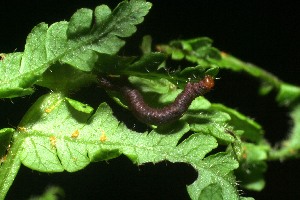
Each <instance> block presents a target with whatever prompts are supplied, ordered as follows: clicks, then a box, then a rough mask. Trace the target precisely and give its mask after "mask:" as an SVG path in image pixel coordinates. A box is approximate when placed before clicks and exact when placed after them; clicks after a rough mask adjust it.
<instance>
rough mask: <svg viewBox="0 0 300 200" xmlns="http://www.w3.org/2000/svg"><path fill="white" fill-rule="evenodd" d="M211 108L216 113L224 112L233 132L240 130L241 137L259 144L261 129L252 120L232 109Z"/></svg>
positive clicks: (224, 107)
mask: <svg viewBox="0 0 300 200" xmlns="http://www.w3.org/2000/svg"><path fill="white" fill-rule="evenodd" d="M212 107H213V108H214V109H216V110H218V111H222V112H226V113H227V114H229V115H230V122H229V125H231V126H233V127H234V129H235V130H242V131H243V135H242V136H243V137H244V138H246V139H249V140H251V141H253V142H259V141H260V140H262V137H263V133H264V132H263V130H262V127H261V126H260V125H259V124H258V123H257V122H255V121H254V120H252V119H250V118H249V117H246V116H245V115H243V114H241V113H239V112H237V111H236V110H234V109H231V108H228V107H226V106H224V105H222V104H213V105H212Z"/></svg>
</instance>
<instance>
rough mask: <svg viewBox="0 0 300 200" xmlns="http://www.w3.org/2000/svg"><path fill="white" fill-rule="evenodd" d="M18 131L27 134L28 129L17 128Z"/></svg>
mask: <svg viewBox="0 0 300 200" xmlns="http://www.w3.org/2000/svg"><path fill="white" fill-rule="evenodd" d="M17 130H18V131H20V132H25V131H27V129H26V128H25V127H23V126H18V127H17Z"/></svg>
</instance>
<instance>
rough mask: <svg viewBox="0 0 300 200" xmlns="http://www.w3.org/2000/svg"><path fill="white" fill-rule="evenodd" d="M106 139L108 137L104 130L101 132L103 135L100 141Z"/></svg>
mask: <svg viewBox="0 0 300 200" xmlns="http://www.w3.org/2000/svg"><path fill="white" fill-rule="evenodd" d="M106 140H107V137H106V135H105V132H104V131H102V132H101V136H100V141H101V142H105V141H106Z"/></svg>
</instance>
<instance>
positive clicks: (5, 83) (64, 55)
mask: <svg viewBox="0 0 300 200" xmlns="http://www.w3.org/2000/svg"><path fill="white" fill-rule="evenodd" d="M150 8H151V3H148V2H146V1H144V0H131V1H129V2H127V1H124V2H122V3H120V4H119V5H118V6H117V8H116V9H115V10H114V11H112V12H111V11H110V9H109V8H108V7H107V6H105V5H102V6H98V7H97V8H96V9H95V12H94V14H93V11H92V10H90V9H80V10H78V11H77V12H76V13H75V14H74V15H73V16H72V17H71V20H70V22H66V21H62V22H57V23H54V24H53V25H51V26H50V27H49V28H48V25H47V24H45V23H40V24H39V25H37V26H36V27H35V28H33V30H32V31H31V33H30V34H29V35H28V37H27V40H26V45H25V50H24V53H23V54H22V53H13V54H8V55H7V56H6V57H5V58H4V59H3V60H1V61H0V74H1V77H0V98H12V97H18V96H23V95H27V94H30V93H32V92H33V90H32V88H31V87H32V85H33V84H35V83H36V82H37V81H38V80H40V78H41V75H42V74H43V73H44V72H45V71H46V70H47V69H48V68H49V67H50V66H51V65H53V64H55V63H58V62H60V63H64V64H69V65H71V66H73V67H75V68H77V69H79V70H81V71H91V70H92V69H93V68H94V67H95V63H96V62H97V60H98V53H106V54H116V53H117V52H118V51H119V49H120V48H121V47H122V46H123V45H124V44H125V42H124V41H123V40H122V39H120V38H124V37H129V36H130V35H132V34H133V33H134V32H135V31H136V27H135V26H136V25H137V24H139V23H141V22H142V21H143V18H144V16H145V15H146V14H147V13H148V11H149V9H150ZM93 17H94V18H95V20H94V21H95V22H94V24H93V23H92V22H93ZM47 86H48V87H50V88H54V87H55V85H49V84H47ZM64 90H66V88H64Z"/></svg>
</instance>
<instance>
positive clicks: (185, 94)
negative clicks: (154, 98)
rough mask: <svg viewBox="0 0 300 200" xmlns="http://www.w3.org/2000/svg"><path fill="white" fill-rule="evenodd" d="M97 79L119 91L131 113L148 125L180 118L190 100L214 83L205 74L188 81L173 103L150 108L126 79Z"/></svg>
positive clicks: (203, 92) (206, 90)
mask: <svg viewBox="0 0 300 200" xmlns="http://www.w3.org/2000/svg"><path fill="white" fill-rule="evenodd" d="M98 81H99V84H100V86H101V87H103V88H104V89H109V90H115V91H118V92H120V93H121V94H122V96H123V97H124V99H125V100H126V102H127V104H128V108H129V110H130V111H131V112H132V113H133V115H134V116H135V117H136V118H137V119H138V120H139V121H141V122H143V123H146V124H149V125H163V124H168V123H171V122H174V121H176V120H178V119H180V118H181V117H182V115H183V114H184V113H185V112H186V111H187V109H188V107H189V106H190V105H191V103H192V101H193V100H194V99H195V98H196V97H198V96H202V95H204V94H205V93H207V92H209V91H210V90H211V89H212V88H213V87H214V84H215V83H214V78H213V77H212V76H210V75H206V76H205V77H204V78H203V79H202V80H200V81H199V82H196V83H191V82H188V83H187V84H186V86H185V88H184V90H183V91H182V92H181V93H180V94H179V95H178V96H177V97H176V99H175V100H174V102H173V103H171V104H169V105H167V106H165V107H163V108H152V107H150V106H149V105H148V104H147V103H146V102H145V101H144V99H143V96H142V95H141V93H140V92H139V91H138V90H137V89H136V88H134V87H133V85H132V84H130V83H129V81H128V79H124V78H121V79H119V80H117V81H116V80H114V78H112V77H106V76H98Z"/></svg>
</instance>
